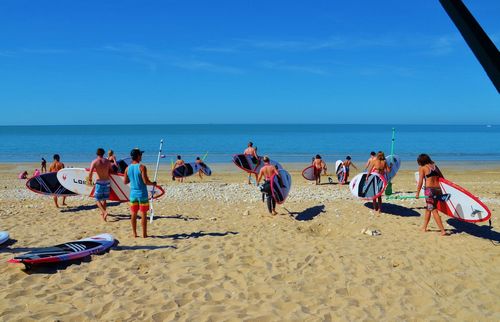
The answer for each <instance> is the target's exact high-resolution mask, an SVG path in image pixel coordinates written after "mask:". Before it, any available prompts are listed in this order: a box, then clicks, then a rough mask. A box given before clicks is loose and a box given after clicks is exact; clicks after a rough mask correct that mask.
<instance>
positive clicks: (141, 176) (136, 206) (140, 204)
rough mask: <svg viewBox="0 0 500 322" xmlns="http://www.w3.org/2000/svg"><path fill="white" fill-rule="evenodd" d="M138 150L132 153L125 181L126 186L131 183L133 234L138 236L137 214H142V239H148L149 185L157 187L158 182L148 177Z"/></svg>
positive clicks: (140, 152)
mask: <svg viewBox="0 0 500 322" xmlns="http://www.w3.org/2000/svg"><path fill="white" fill-rule="evenodd" d="M143 152H144V151H141V150H139V149H137V148H135V149H133V150H132V151H130V156H131V157H132V163H131V164H130V165H129V166H128V167H127V169H125V176H124V178H123V181H124V182H125V184H128V183H130V197H129V199H130V215H131V217H130V221H131V223H132V232H133V233H134V237H138V236H137V213H138V212H139V211H140V212H141V226H142V237H143V238H147V237H148V220H147V218H146V217H147V214H148V210H149V200H148V189H147V185H154V186H156V182H151V181H150V180H149V177H148V172H147V169H146V166H145V165H143V164H141V161H142V153H143Z"/></svg>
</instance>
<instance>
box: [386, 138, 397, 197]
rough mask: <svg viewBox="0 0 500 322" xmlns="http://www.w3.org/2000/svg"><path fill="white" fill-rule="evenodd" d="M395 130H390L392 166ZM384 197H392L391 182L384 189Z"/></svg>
mask: <svg viewBox="0 0 500 322" xmlns="http://www.w3.org/2000/svg"><path fill="white" fill-rule="evenodd" d="M395 133H396V129H395V128H392V142H391V159H392V163H393V164H394V140H395V139H394V137H395ZM385 195H386V196H390V195H392V182H390V181H389V182H388V183H387V188H386V189H385Z"/></svg>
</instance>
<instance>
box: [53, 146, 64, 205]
mask: <svg viewBox="0 0 500 322" xmlns="http://www.w3.org/2000/svg"><path fill="white" fill-rule="evenodd" d="M61 169H64V163H62V162H61V157H60V156H59V154H54V161H53V162H52V163H51V164H50V167H49V172H57V171H59V170H61ZM54 204H55V205H56V208H59V204H58V202H57V196H54ZM62 205H63V206H66V197H62Z"/></svg>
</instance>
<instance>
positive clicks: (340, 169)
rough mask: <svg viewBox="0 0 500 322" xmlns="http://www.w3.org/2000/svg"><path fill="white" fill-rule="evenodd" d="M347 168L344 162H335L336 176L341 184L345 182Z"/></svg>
mask: <svg viewBox="0 0 500 322" xmlns="http://www.w3.org/2000/svg"><path fill="white" fill-rule="evenodd" d="M345 172H346V171H345V166H344V162H342V160H337V161H335V175H336V176H337V180H338V181H339V182H344V178H345V175H346V173H345Z"/></svg>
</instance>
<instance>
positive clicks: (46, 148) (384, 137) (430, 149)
mask: <svg viewBox="0 0 500 322" xmlns="http://www.w3.org/2000/svg"><path fill="white" fill-rule="evenodd" d="M392 127H394V128H395V129H396V140H395V152H396V154H398V155H400V156H401V157H402V159H403V160H411V161H414V160H415V158H416V156H417V155H418V154H419V153H422V152H425V153H428V154H430V155H431V157H432V158H433V159H435V160H445V161H473V160H481V161H500V126H498V125H496V126H485V125H483V126H479V125H465V126H464V125H460V126H458V125H456V126H455V125H394V126H393V125H303V124H302V125H107V126H106V125H88V126H0V142H1V144H0V162H38V161H39V160H40V158H41V157H45V159H47V161H49V162H50V161H51V160H52V155H53V154H54V153H59V154H60V155H61V158H62V161H63V162H88V161H89V160H91V159H92V158H93V157H94V155H95V150H96V148H98V147H103V148H104V149H106V150H108V149H113V150H114V151H115V153H116V155H117V157H118V158H124V157H127V156H128V154H129V151H130V150H131V149H132V148H134V147H139V148H141V149H143V150H145V151H146V152H145V154H144V159H145V161H146V162H153V161H154V160H155V159H156V155H157V153H158V152H157V151H158V147H159V141H160V139H162V138H163V139H164V142H165V144H164V152H163V153H164V154H165V155H166V161H165V162H170V160H171V159H172V158H174V157H175V155H177V154H180V155H182V157H183V158H184V160H187V161H189V160H193V159H194V158H195V157H196V156H201V157H203V156H204V155H205V153H206V152H208V155H207V159H206V161H207V163H221V162H230V161H231V156H232V155H233V154H237V153H242V152H243V150H244V149H245V148H246V145H247V142H248V141H253V142H254V144H255V145H256V146H257V147H258V153H259V154H268V155H269V156H270V157H271V158H272V159H275V160H276V161H280V162H309V161H310V160H311V157H312V156H313V155H315V154H320V155H322V157H323V158H324V159H326V160H327V161H334V160H336V159H339V158H344V157H345V156H346V155H351V156H352V157H353V159H354V161H355V162H356V161H358V163H360V162H364V161H365V160H366V159H367V157H368V154H369V153H370V151H372V150H373V151H378V150H383V151H385V152H386V154H389V151H390V148H391V134H392Z"/></svg>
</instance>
